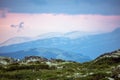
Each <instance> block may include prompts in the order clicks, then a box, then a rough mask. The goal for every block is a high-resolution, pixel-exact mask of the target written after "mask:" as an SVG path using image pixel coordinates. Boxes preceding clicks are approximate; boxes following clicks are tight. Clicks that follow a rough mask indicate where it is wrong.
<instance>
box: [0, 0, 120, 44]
mask: <svg viewBox="0 0 120 80" xmlns="http://www.w3.org/2000/svg"><path fill="white" fill-rule="evenodd" d="M119 27H120V0H0V43H1V42H4V41H6V40H7V39H9V38H12V37H19V36H26V37H35V36H38V35H41V34H45V33H49V32H61V33H67V32H71V31H84V32H96V33H102V32H111V31H113V30H114V29H116V28H119Z"/></svg>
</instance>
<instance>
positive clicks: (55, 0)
mask: <svg viewBox="0 0 120 80" xmlns="http://www.w3.org/2000/svg"><path fill="white" fill-rule="evenodd" d="M0 8H7V9H8V10H9V11H10V12H15V13H16V12H17V13H57V14H60V13H65V14H102V15H119V14H120V0H0Z"/></svg>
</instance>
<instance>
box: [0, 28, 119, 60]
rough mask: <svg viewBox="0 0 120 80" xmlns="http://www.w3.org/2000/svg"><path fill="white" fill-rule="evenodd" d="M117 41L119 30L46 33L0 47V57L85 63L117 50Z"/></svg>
mask: <svg viewBox="0 0 120 80" xmlns="http://www.w3.org/2000/svg"><path fill="white" fill-rule="evenodd" d="M53 34H54V35H53ZM119 41H120V28H118V29H116V30H114V31H112V32H109V33H101V34H95V33H90V34H89V33H84V32H83V33H81V32H76V31H74V32H70V33H66V34H59V33H51V34H49V33H48V34H45V35H42V36H39V37H37V38H36V39H34V40H31V41H25V42H24V43H17V44H12V45H8V46H1V47H0V55H3V56H5V55H8V56H10V57H16V58H17V57H19V58H22V57H24V56H26V55H40V56H44V57H47V58H50V57H51V58H61V59H65V60H74V61H78V62H85V61H89V60H90V59H95V58H96V57H97V56H99V55H101V53H105V52H109V51H113V50H115V49H119V48H120V45H119Z"/></svg>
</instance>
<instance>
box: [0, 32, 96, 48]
mask: <svg viewBox="0 0 120 80" xmlns="http://www.w3.org/2000/svg"><path fill="white" fill-rule="evenodd" d="M94 34H95V33H91V32H80V31H72V32H68V33H59V32H51V33H46V34H42V35H39V36H37V37H13V38H10V39H8V40H6V41H4V42H2V43H0V46H9V45H14V44H20V43H24V42H29V41H34V40H39V39H48V38H54V37H65V38H70V39H75V38H79V37H85V36H88V35H94Z"/></svg>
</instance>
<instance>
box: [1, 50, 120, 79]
mask: <svg viewBox="0 0 120 80" xmlns="http://www.w3.org/2000/svg"><path fill="white" fill-rule="evenodd" d="M4 58H5V59H11V60H13V62H12V63H11V62H9V63H8V64H2V63H1V65H0V77H1V80H26V79H27V80H41V79H42V80H120V49H119V50H116V51H113V52H109V53H105V54H102V55H100V56H99V57H97V58H96V59H95V60H93V61H90V62H85V63H78V62H73V61H67V60H62V59H53V58H52V59H47V58H44V57H40V56H26V57H25V58H23V59H21V60H19V59H12V58H7V57H4ZM0 60H1V61H4V60H3V57H0Z"/></svg>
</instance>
